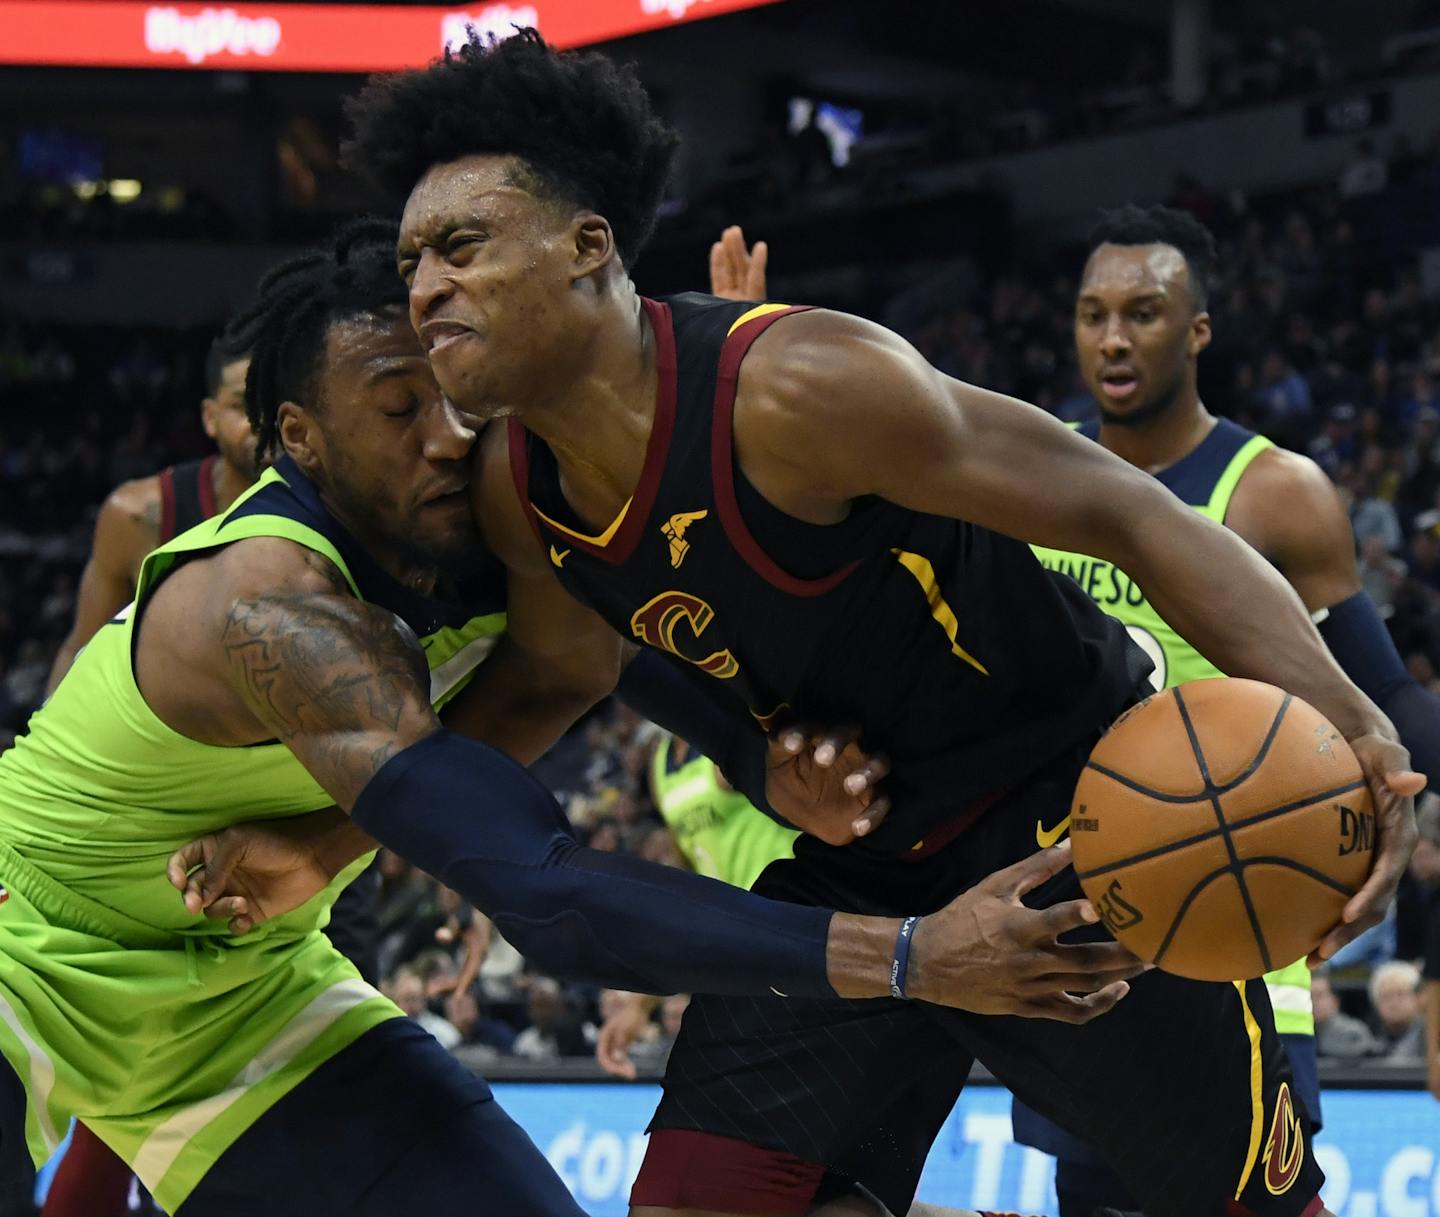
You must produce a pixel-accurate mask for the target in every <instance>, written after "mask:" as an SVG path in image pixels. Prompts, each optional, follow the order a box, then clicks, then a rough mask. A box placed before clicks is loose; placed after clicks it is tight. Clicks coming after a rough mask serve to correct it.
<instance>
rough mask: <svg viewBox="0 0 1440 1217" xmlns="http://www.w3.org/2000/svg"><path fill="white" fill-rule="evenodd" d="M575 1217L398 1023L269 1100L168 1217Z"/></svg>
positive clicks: (471, 1080) (551, 1183) (434, 1049)
mask: <svg viewBox="0 0 1440 1217" xmlns="http://www.w3.org/2000/svg"><path fill="white" fill-rule="evenodd" d="M441 1212H464V1213H494V1214H497V1215H499V1214H504V1217H585V1215H584V1212H583V1211H582V1210H581V1209H580V1207H579V1206H578V1205H577V1204H576V1203H575V1201H574V1199H572V1197H571V1195H570V1193H569V1191H568V1190H567V1189H566V1187H565V1185H564V1184H563V1183H561V1181H560V1177H559V1176H558V1175H556V1174H555V1172H554V1171H553V1170H552V1169H551V1167H550V1164H549V1163H548V1162H546V1160H545V1157H544V1155H543V1154H541V1152H540V1151H539V1150H538V1149H537V1148H536V1147H535V1144H534V1142H532V1141H531V1140H530V1138H529V1137H528V1136H526V1135H525V1133H524V1131H522V1130H521V1128H520V1126H519V1125H517V1124H516V1123H515V1122H514V1121H513V1120H512V1119H510V1117H509V1116H508V1115H506V1114H505V1112H504V1110H503V1109H502V1108H501V1107H500V1104H498V1103H497V1102H496V1101H495V1098H494V1096H493V1095H492V1094H491V1093H490V1088H489V1086H487V1085H486V1084H485V1083H484V1082H483V1081H482V1080H481V1079H480V1078H477V1077H475V1076H474V1075H473V1074H472V1073H471V1072H470V1071H469V1070H468V1069H466V1068H465V1067H464V1066H462V1065H460V1064H459V1063H458V1062H456V1061H455V1060H454V1059H453V1058H452V1057H451V1056H450V1054H449V1053H447V1052H446V1051H445V1050H444V1049H443V1048H441V1047H440V1045H439V1044H438V1043H437V1042H436V1041H435V1039H434V1037H433V1036H431V1035H430V1034H429V1033H428V1032H426V1031H424V1030H422V1029H421V1028H420V1027H419V1026H417V1025H416V1024H415V1023H413V1022H411V1021H410V1020H409V1019H406V1018H396V1019H392V1020H391V1021H389V1022H387V1023H382V1024H381V1025H380V1026H378V1027H376V1028H374V1029H373V1030H371V1031H368V1032H366V1033H365V1034H364V1035H363V1036H361V1037H360V1038H359V1039H358V1040H356V1041H355V1043H353V1044H351V1045H350V1047H348V1048H346V1049H345V1050H344V1051H343V1052H340V1053H337V1054H336V1055H335V1056H334V1057H332V1058H331V1059H330V1060H329V1061H327V1062H326V1063H325V1064H324V1065H322V1066H321V1067H320V1068H319V1069H317V1070H316V1071H315V1072H314V1073H313V1074H312V1075H311V1076H310V1077H309V1078H307V1079H306V1080H305V1081H304V1082H302V1083H301V1084H300V1085H299V1086H297V1087H296V1088H295V1089H294V1090H292V1091H291V1092H290V1093H289V1094H288V1095H286V1096H285V1097H284V1098H283V1099H281V1100H280V1102H278V1103H276V1104H275V1106H274V1107H272V1108H271V1109H270V1110H269V1111H268V1112H266V1113H265V1115H264V1116H262V1117H261V1118H260V1119H259V1120H258V1121H257V1122H256V1123H255V1124H254V1125H252V1126H251V1127H250V1128H249V1129H248V1130H247V1131H246V1132H245V1134H244V1135H243V1136H241V1137H240V1139H239V1140H238V1141H236V1142H235V1144H234V1145H233V1146H231V1148H230V1149H229V1150H228V1151H227V1152H226V1153H225V1155H224V1156H223V1157H222V1158H221V1159H220V1161H219V1162H217V1163H216V1164H215V1166H214V1167H212V1168H211V1170H210V1172H209V1173H208V1174H207V1175H206V1176H205V1178H204V1179H202V1180H201V1181H200V1184H199V1186H198V1187H197V1188H196V1189H195V1190H194V1191H193V1192H192V1193H191V1194H190V1197H189V1199H188V1200H186V1201H185V1203H184V1204H182V1205H181V1206H180V1209H179V1215H180V1217H255V1215H256V1214H257V1213H264V1214H265V1215H266V1217H398V1215H400V1214H406V1213H417V1214H418V1213H441Z"/></svg>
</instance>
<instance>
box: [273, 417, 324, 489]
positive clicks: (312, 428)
mask: <svg viewBox="0 0 1440 1217" xmlns="http://www.w3.org/2000/svg"><path fill="white" fill-rule="evenodd" d="M275 434H276V435H277V436H278V437H279V439H280V446H281V447H282V448H284V449H285V452H286V453H287V454H288V455H289V457H290V459H291V460H292V461H294V462H295V463H296V464H297V465H299V466H300V468H301V469H302V470H304V471H305V472H306V473H314V472H315V471H316V470H317V469H319V467H320V453H321V449H320V445H321V443H322V441H321V438H320V428H319V427H318V426H316V424H315V419H314V418H313V417H312V416H311V414H310V412H309V411H308V410H306V409H305V408H304V407H303V406H298V405H296V404H295V403H294V402H293V401H284V402H281V403H280V409H279V411H278V412H277V413H276V415H275Z"/></svg>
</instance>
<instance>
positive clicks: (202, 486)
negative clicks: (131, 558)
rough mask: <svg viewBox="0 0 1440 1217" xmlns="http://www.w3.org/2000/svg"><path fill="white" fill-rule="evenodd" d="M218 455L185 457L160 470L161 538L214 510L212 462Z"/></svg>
mask: <svg viewBox="0 0 1440 1217" xmlns="http://www.w3.org/2000/svg"><path fill="white" fill-rule="evenodd" d="M219 459H220V458H219V457H218V456H214V455H211V456H207V457H204V458H202V459H201V460H198V461H185V462H183V463H181V464H179V465H171V466H170V467H169V468H168V469H162V470H160V540H159V544H161V545H164V544H165V542H166V541H169V540H171V539H173V538H174V537H178V536H179V535H180V534H181V533H182V532H189V531H190V530H191V529H192V528H194V527H195V525H197V524H199V523H202V522H203V521H205V520H208V519H209V518H210V517H211V516H213V515H214V514H215V462H216V461H218V460H219Z"/></svg>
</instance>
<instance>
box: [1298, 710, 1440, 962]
mask: <svg viewBox="0 0 1440 1217" xmlns="http://www.w3.org/2000/svg"><path fill="white" fill-rule="evenodd" d="M1350 747H1351V748H1352V749H1353V750H1354V752H1355V759H1356V760H1358V761H1359V762H1360V768H1361V769H1363V770H1364V771H1365V780H1366V782H1367V783H1368V784H1369V786H1370V797H1371V799H1372V800H1373V801H1374V803H1375V829H1376V840H1375V862H1374V865H1373V866H1372V867H1371V869H1370V878H1369V879H1367V880H1366V881H1365V886H1364V887H1362V888H1361V889H1360V890H1359V891H1358V892H1356V893H1355V895H1354V896H1352V897H1351V898H1350V902H1349V903H1348V904H1347V905H1346V906H1345V909H1344V911H1343V912H1342V913H1341V915H1340V924H1339V925H1337V926H1336V927H1335V928H1334V929H1333V930H1331V931H1330V933H1328V934H1327V935H1326V936H1325V939H1324V941H1323V942H1321V944H1320V945H1319V946H1318V947H1316V948H1315V949H1314V950H1313V951H1311V952H1310V958H1309V961H1308V962H1309V964H1310V966H1311V967H1312V968H1316V967H1319V966H1320V965H1321V964H1323V963H1324V962H1325V961H1326V960H1327V959H1329V958H1330V957H1331V956H1332V955H1334V954H1335V952H1336V951H1338V950H1339V949H1340V948H1341V947H1343V946H1344V945H1345V944H1346V943H1347V942H1349V941H1351V939H1354V938H1358V937H1359V936H1360V935H1361V934H1363V933H1364V932H1365V931H1366V930H1368V929H1369V928H1370V927H1371V926H1374V925H1379V924H1380V922H1381V921H1383V920H1384V919H1385V913H1386V910H1387V909H1388V908H1389V907H1390V902H1391V901H1392V900H1394V899H1395V892H1396V890H1397V889H1398V888H1399V886H1400V879H1401V876H1403V875H1404V874H1405V868H1406V867H1407V866H1408V865H1409V864H1410V855H1411V854H1412V853H1414V851H1415V841H1416V838H1417V837H1418V835H1419V833H1418V832H1417V830H1416V828H1415V797H1416V796H1417V795H1418V794H1419V793H1420V792H1421V791H1422V790H1424V789H1425V775H1424V774H1423V773H1416V772H1415V771H1414V770H1413V769H1411V768H1410V754H1409V753H1408V752H1407V751H1406V750H1405V749H1404V748H1403V747H1402V746H1401V745H1400V744H1399V743H1397V742H1396V741H1395V740H1393V739H1389V738H1387V737H1385V736H1383V735H1361V736H1357V737H1356V738H1355V739H1352V740H1351V741H1350Z"/></svg>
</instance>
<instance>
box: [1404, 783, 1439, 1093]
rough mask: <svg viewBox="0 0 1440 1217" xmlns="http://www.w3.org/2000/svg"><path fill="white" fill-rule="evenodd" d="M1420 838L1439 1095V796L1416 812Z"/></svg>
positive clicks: (1415, 860)
mask: <svg viewBox="0 0 1440 1217" xmlns="http://www.w3.org/2000/svg"><path fill="white" fill-rule="evenodd" d="M1416 821H1417V826H1418V828H1419V832H1420V836H1419V840H1417V841H1416V842H1415V852H1414V853H1413V854H1412V855H1411V856H1410V875H1411V877H1412V878H1414V879H1415V881H1416V883H1417V884H1418V886H1419V888H1420V895H1421V901H1422V905H1421V908H1422V923H1421V924H1422V930H1421V940H1420V946H1421V956H1422V959H1421V972H1422V976H1423V980H1422V987H1421V1005H1422V1006H1423V1019H1424V1023H1425V1061H1426V1081H1427V1083H1428V1085H1429V1087H1430V1093H1431V1094H1433V1095H1434V1096H1435V1097H1436V1098H1437V1099H1440V796H1437V795H1434V794H1431V795H1427V796H1426V797H1425V799H1424V800H1423V801H1422V803H1421V806H1420V811H1419V814H1418V815H1417V816H1416Z"/></svg>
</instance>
